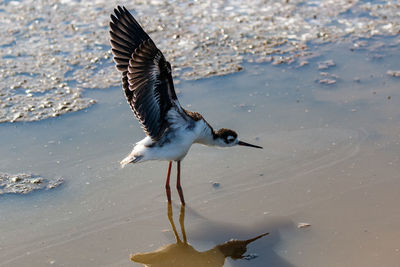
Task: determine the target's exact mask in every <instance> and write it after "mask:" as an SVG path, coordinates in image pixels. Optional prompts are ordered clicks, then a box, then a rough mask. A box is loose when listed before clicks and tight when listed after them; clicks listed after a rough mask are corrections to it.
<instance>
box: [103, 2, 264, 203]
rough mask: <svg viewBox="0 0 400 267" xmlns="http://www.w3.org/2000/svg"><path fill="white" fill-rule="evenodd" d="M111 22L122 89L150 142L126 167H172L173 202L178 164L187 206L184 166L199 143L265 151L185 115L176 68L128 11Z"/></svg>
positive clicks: (137, 149)
mask: <svg viewBox="0 0 400 267" xmlns="http://www.w3.org/2000/svg"><path fill="white" fill-rule="evenodd" d="M110 17H111V21H110V31H109V33H110V43H111V51H112V54H113V60H114V62H115V64H116V68H117V70H118V71H119V72H121V75H122V89H123V91H124V93H125V96H126V99H127V102H128V104H129V105H130V107H131V109H132V111H133V113H134V115H135V116H136V118H137V119H138V121H139V123H140V124H141V127H142V128H143V130H144V132H145V134H146V137H145V138H144V139H143V140H141V141H139V142H137V143H136V144H135V145H134V147H133V150H132V152H131V153H130V154H129V155H128V156H127V157H125V158H124V159H123V160H122V161H121V166H122V167H124V166H125V165H127V164H129V163H141V162H144V161H149V160H164V161H168V162H169V164H168V171H167V177H166V182H165V191H166V195H167V199H168V202H171V189H170V185H169V184H170V175H171V167H172V162H173V161H175V162H176V163H177V181H176V188H177V191H178V194H179V198H180V201H181V203H182V204H185V199H184V196H183V190H182V186H181V161H182V160H183V158H184V157H185V156H186V154H187V153H188V151H189V149H190V147H191V146H192V144H194V143H198V144H203V145H207V146H217V147H233V146H236V145H239V146H247V147H253V148H262V147H261V146H257V145H253V144H249V143H246V142H243V141H241V140H239V139H238V135H237V133H236V132H235V131H233V130H231V129H226V128H222V129H219V130H214V129H213V128H212V127H211V125H210V124H209V123H208V122H207V121H206V120H205V119H204V118H203V116H202V115H201V114H200V113H197V112H192V111H189V110H186V109H184V108H183V107H182V106H181V104H180V103H179V100H178V98H177V95H176V92H175V88H174V82H173V79H172V67H171V64H170V63H169V62H168V61H167V60H166V59H165V57H164V55H163V53H162V52H161V51H160V50H159V49H158V48H157V46H156V45H155V43H154V42H153V40H152V39H151V38H150V36H149V35H148V34H147V33H146V32H145V31H144V30H143V28H142V27H141V26H140V24H139V23H138V22H137V21H136V19H135V18H134V17H133V16H132V14H131V13H130V12H129V11H128V10H127V9H126V7H124V6H117V7H116V8H115V9H114V14H111V16H110Z"/></svg>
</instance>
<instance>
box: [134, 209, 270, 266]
mask: <svg viewBox="0 0 400 267" xmlns="http://www.w3.org/2000/svg"><path fill="white" fill-rule="evenodd" d="M168 219H169V221H170V223H171V227H172V231H173V232H174V235H175V239H176V243H174V244H169V245H166V246H163V247H161V248H159V249H157V250H156V251H154V252H146V253H137V254H133V255H131V260H132V261H134V262H137V263H141V264H143V265H144V266H148V267H157V266H160V267H162V266H168V267H170V266H174V267H181V266H191V267H206V266H209V267H217V266H223V265H224V262H225V259H226V258H227V257H230V258H232V259H234V260H236V259H241V258H243V257H245V255H244V253H245V252H246V250H247V245H248V244H250V243H251V242H254V241H255V240H257V239H259V238H261V237H263V236H265V235H267V234H268V233H264V234H261V235H259V236H256V237H254V238H251V239H248V240H230V241H227V242H225V243H223V244H220V245H217V246H215V247H213V248H212V249H210V250H207V251H203V252H200V251H197V250H196V249H195V248H194V247H193V246H191V245H190V244H189V243H188V242H187V237H186V231H185V224H184V219H185V206H184V205H181V210H180V215H179V224H180V227H181V232H182V239H181V238H180V236H179V234H178V231H177V229H176V226H175V223H174V220H173V216H172V206H171V203H168Z"/></svg>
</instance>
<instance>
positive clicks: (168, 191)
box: [165, 161, 172, 203]
mask: <svg viewBox="0 0 400 267" xmlns="http://www.w3.org/2000/svg"><path fill="white" fill-rule="evenodd" d="M171 167H172V161H170V162H169V165H168V172H167V180H166V181H165V192H166V193H167V199H168V203H171V188H170V187H169V177H170V176H171Z"/></svg>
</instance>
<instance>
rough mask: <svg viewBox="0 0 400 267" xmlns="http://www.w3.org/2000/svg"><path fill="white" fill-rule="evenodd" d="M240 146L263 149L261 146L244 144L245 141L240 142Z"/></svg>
mask: <svg viewBox="0 0 400 267" xmlns="http://www.w3.org/2000/svg"><path fill="white" fill-rule="evenodd" d="M238 145H239V146H249V147H255V148H261V149H262V147H261V146H256V145H252V144H249V143H246V142H243V141H239V143H238Z"/></svg>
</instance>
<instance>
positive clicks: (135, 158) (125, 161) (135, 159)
mask: <svg viewBox="0 0 400 267" xmlns="http://www.w3.org/2000/svg"><path fill="white" fill-rule="evenodd" d="M142 158H143V156H133V155H129V156H127V157H126V158H124V159H123V160H122V161H121V162H120V164H121V167H122V168H124V167H125V166H126V164H128V163H137V162H139V161H140V160H141V159H142Z"/></svg>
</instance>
